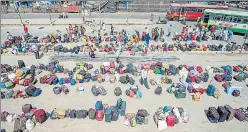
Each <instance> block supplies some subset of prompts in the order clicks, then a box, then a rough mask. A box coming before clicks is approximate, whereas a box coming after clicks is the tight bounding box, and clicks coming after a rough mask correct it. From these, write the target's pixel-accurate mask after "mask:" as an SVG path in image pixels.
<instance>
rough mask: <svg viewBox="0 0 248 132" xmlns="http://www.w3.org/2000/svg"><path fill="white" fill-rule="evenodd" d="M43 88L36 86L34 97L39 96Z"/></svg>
mask: <svg viewBox="0 0 248 132" xmlns="http://www.w3.org/2000/svg"><path fill="white" fill-rule="evenodd" d="M41 92H42V90H41V89H40V88H36V90H35V91H34V93H33V94H32V97H37V96H39V95H40V94H41Z"/></svg>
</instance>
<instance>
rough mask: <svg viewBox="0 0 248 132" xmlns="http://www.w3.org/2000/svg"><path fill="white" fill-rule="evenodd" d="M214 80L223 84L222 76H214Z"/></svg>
mask: <svg viewBox="0 0 248 132" xmlns="http://www.w3.org/2000/svg"><path fill="white" fill-rule="evenodd" d="M214 78H215V80H216V81H217V82H222V77H221V75H220V74H216V75H215V76H214Z"/></svg>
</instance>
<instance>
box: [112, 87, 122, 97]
mask: <svg viewBox="0 0 248 132" xmlns="http://www.w3.org/2000/svg"><path fill="white" fill-rule="evenodd" d="M114 94H115V96H120V95H121V94H122V91H121V88H120V87H116V88H115V90H114Z"/></svg>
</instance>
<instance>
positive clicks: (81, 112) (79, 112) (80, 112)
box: [76, 110, 88, 119]
mask: <svg viewBox="0 0 248 132" xmlns="http://www.w3.org/2000/svg"><path fill="white" fill-rule="evenodd" d="M87 116H88V111H87V110H77V111H76V118H77V119H80V118H83V119H85V118H86V117H87Z"/></svg>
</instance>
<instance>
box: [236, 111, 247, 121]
mask: <svg viewBox="0 0 248 132" xmlns="http://www.w3.org/2000/svg"><path fill="white" fill-rule="evenodd" d="M235 117H236V118H237V119H238V120H239V121H244V120H245V114H244V113H243V112H242V110H241V109H235Z"/></svg>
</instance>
